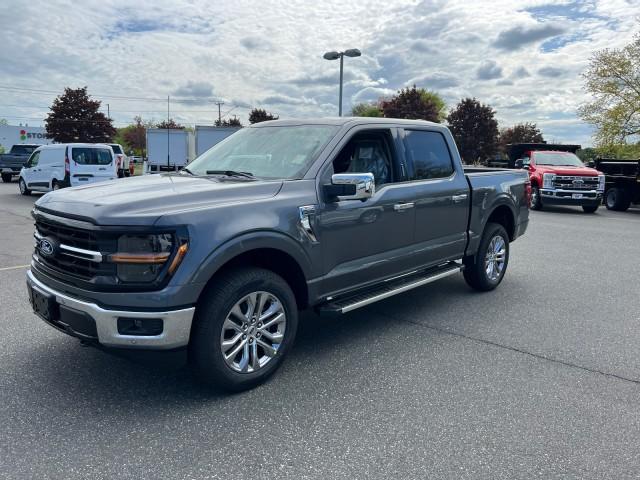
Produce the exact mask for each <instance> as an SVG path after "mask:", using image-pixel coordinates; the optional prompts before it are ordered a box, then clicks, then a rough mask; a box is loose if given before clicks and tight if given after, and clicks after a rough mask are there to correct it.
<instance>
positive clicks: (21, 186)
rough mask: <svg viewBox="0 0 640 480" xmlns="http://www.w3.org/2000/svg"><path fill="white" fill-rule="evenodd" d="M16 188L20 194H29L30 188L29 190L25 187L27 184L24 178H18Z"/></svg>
mask: <svg viewBox="0 0 640 480" xmlns="http://www.w3.org/2000/svg"><path fill="white" fill-rule="evenodd" d="M18 188H19V189H20V193H21V194H22V195H25V196H28V195H31V190H29V189H28V188H27V184H26V183H25V181H24V178H22V177H21V178H20V180H18Z"/></svg>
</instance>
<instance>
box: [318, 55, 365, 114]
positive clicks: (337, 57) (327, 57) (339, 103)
mask: <svg viewBox="0 0 640 480" xmlns="http://www.w3.org/2000/svg"><path fill="white" fill-rule="evenodd" d="M345 55H346V56H347V57H359V56H360V55H362V53H360V50H358V49H357V48H350V49H349V50H345V51H344V52H327V53H325V54H324V55H323V58H324V59H325V60H337V59H340V99H339V100H338V116H339V117H341V116H342V70H343V64H344V57H345Z"/></svg>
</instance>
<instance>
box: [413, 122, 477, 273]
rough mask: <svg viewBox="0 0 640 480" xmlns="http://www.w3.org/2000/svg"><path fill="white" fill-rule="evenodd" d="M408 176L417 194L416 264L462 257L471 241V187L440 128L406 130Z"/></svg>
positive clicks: (433, 262) (436, 262)
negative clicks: (468, 238) (468, 233)
mask: <svg viewBox="0 0 640 480" xmlns="http://www.w3.org/2000/svg"><path fill="white" fill-rule="evenodd" d="M402 137H403V141H402V144H403V146H404V151H405V156H406V162H407V167H408V170H409V172H408V175H409V179H410V181H411V184H412V185H413V187H414V188H413V189H412V191H413V194H414V195H415V200H414V201H415V215H416V230H415V256H416V263H418V264H421V265H436V264H439V263H442V262H443V261H445V260H455V259H459V258H461V257H462V256H463V254H464V249H465V246H466V244H467V224H468V218H469V205H470V189H469V184H468V182H467V179H466V177H465V176H464V171H463V170H462V169H461V168H460V165H459V163H458V164H456V163H454V159H453V155H452V150H453V148H454V146H453V145H449V144H448V142H447V139H446V138H445V136H444V135H443V134H442V133H441V132H440V131H438V130H436V129H434V130H429V129H428V128H427V127H425V128H420V127H418V128H411V129H404V130H403V132H402Z"/></svg>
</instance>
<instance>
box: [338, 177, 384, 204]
mask: <svg viewBox="0 0 640 480" xmlns="http://www.w3.org/2000/svg"><path fill="white" fill-rule="evenodd" d="M331 184H332V185H344V186H353V187H355V191H354V190H352V192H353V193H350V194H349V195H338V200H366V199H367V198H370V197H372V196H373V194H374V193H376V182H375V178H374V176H373V173H336V174H333V175H332V176H331Z"/></svg>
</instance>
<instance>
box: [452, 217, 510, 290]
mask: <svg viewBox="0 0 640 480" xmlns="http://www.w3.org/2000/svg"><path fill="white" fill-rule="evenodd" d="M463 263H464V267H465V268H464V272H463V273H464V279H465V280H466V282H467V284H469V286H471V287H472V288H475V289H476V290H480V291H483V292H486V291H489V290H493V289H494V288H496V287H497V286H498V285H499V284H500V282H501V281H502V279H503V278H504V274H505V272H506V270H507V265H508V264H509V235H508V234H507V231H506V230H505V229H504V227H503V226H502V225H500V224H498V223H488V224H487V226H486V227H485V229H484V233H483V234H482V240H480V246H479V247H478V251H477V252H476V254H475V255H474V256H471V257H466V258H465V259H464V260H463Z"/></svg>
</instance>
